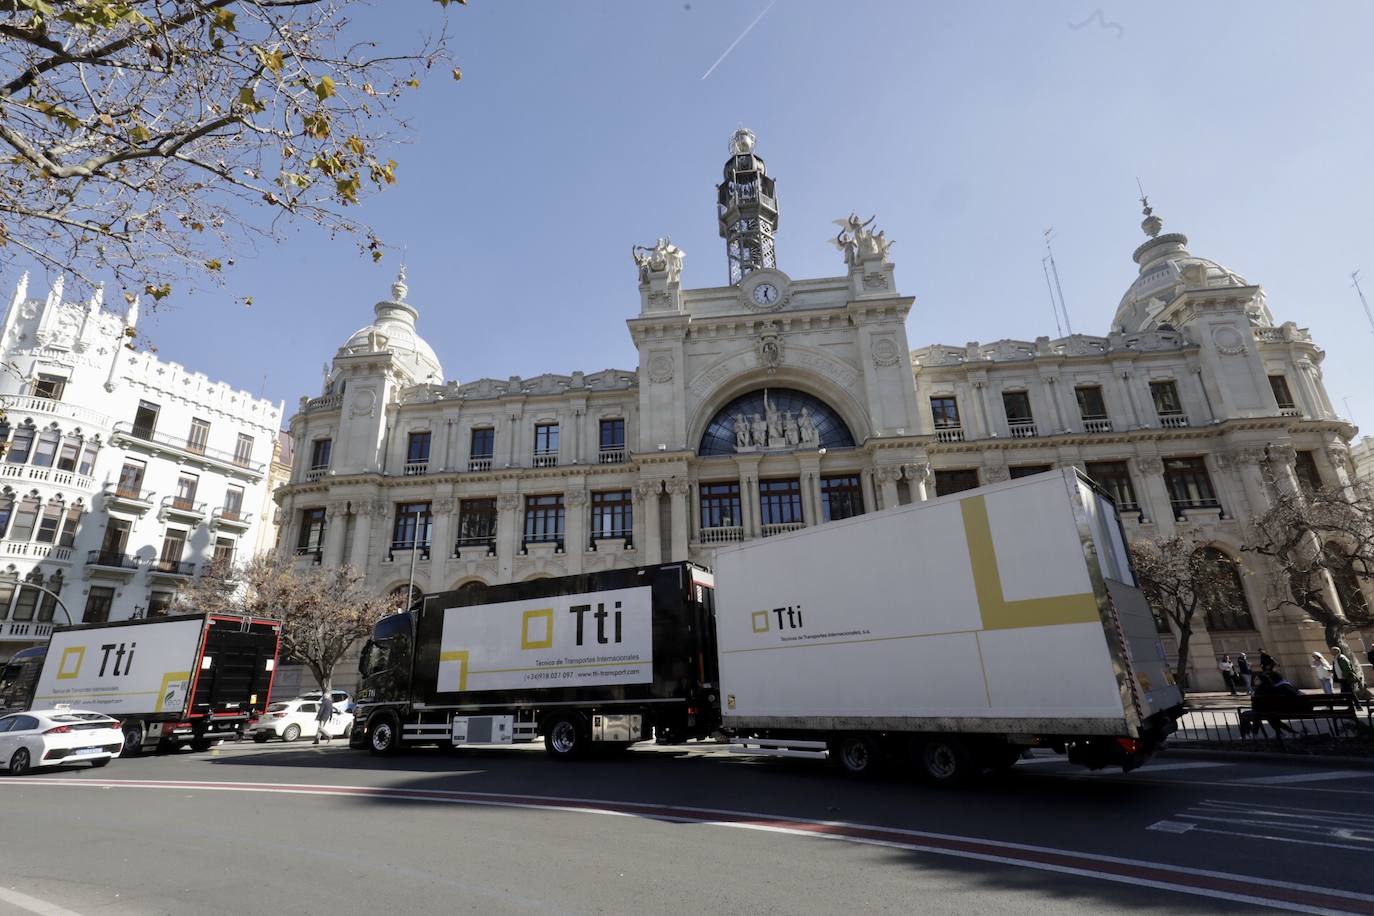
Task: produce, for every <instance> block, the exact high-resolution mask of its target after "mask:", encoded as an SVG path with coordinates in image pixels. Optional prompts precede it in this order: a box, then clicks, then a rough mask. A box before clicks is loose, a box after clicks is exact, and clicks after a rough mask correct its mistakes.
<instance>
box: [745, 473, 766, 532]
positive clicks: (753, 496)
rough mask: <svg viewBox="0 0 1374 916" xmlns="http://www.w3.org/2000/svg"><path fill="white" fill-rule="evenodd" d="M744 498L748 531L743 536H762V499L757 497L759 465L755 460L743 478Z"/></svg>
mask: <svg viewBox="0 0 1374 916" xmlns="http://www.w3.org/2000/svg"><path fill="white" fill-rule="evenodd" d="M743 483H744V489H745V493H744V498H745V500H747V501H748V504H749V510H748V511H749V521H750V525H749V528H750V530H749V531H746V532H745V535H744V536H745V537H752V538H761V537H763V500H762V499H761V498H760V497H759V466H758V463H757V462H755V463H754V466H753V468H751V469H750V472H749V476H748V477H746V478H745V479H744V480H743Z"/></svg>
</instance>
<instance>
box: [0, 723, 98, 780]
mask: <svg viewBox="0 0 1374 916" xmlns="http://www.w3.org/2000/svg"><path fill="white" fill-rule="evenodd" d="M123 748H124V733H123V731H121V730H120V726H119V723H118V722H117V721H115V720H114V719H111V718H110V717H109V716H107V715H105V714H104V713H99V712H89V711H87V710H83V709H30V710H28V711H27V712H19V713H13V714H11V715H8V716H4V717H3V718H0V766H3V767H4V768H5V770H6V772H8V773H9V775H11V776H23V775H24V774H26V773H28V772H29V771H30V770H32V769H33V768H34V767H48V766H57V765H59V764H65V763H80V762H89V763H90V764H91V766H93V767H103V766H104V765H105V764H107V763H109V762H110V761H111V760H113V759H114V758H115V757H118V756H119V752H120V751H121V750H123Z"/></svg>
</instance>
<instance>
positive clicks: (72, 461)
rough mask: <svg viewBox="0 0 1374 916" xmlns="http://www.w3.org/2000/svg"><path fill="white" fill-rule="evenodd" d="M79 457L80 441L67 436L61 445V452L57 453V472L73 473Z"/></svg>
mask: <svg viewBox="0 0 1374 916" xmlns="http://www.w3.org/2000/svg"><path fill="white" fill-rule="evenodd" d="M80 456H81V440H80V439H76V438H73V437H71V436H68V437H67V438H66V440H65V441H63V443H62V451H60V452H58V453H57V469H58V470H59V471H75V470H76V462H77V459H78V458H80Z"/></svg>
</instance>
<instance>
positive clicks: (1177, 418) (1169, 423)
mask: <svg viewBox="0 0 1374 916" xmlns="http://www.w3.org/2000/svg"><path fill="white" fill-rule="evenodd" d="M1158 416H1159V425H1160V426H1161V427H1163V428H1164V429H1187V428H1188V427H1189V425H1190V424H1189V423H1188V415H1187V414H1186V413H1183V412H1182V411H1169V412H1167V413H1160V414H1158Z"/></svg>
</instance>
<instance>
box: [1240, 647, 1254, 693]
mask: <svg viewBox="0 0 1374 916" xmlns="http://www.w3.org/2000/svg"><path fill="white" fill-rule="evenodd" d="M1253 674H1254V672H1252V671H1251V670H1250V659H1248V658H1246V657H1245V653H1244V652H1242V653H1240V654H1239V655H1237V656H1236V682H1237V683H1238V684H1240V686H1242V687H1244V688H1245V692H1246V693H1247V694H1251V693H1254V692H1255V685H1254V684H1253V683H1251V677H1252V676H1253Z"/></svg>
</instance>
